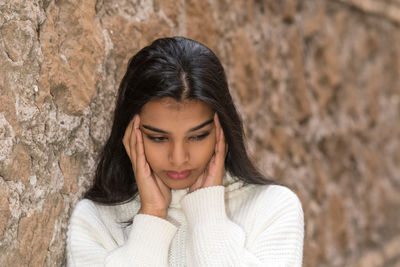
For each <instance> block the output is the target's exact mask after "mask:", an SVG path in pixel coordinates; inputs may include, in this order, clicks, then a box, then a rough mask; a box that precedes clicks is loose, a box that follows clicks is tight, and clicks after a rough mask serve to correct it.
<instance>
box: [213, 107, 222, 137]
mask: <svg viewBox="0 0 400 267" xmlns="http://www.w3.org/2000/svg"><path fill="white" fill-rule="evenodd" d="M214 124H215V136H216V138H217V144H218V141H219V131H220V128H221V124H220V123H219V118H218V115H217V112H215V113H214Z"/></svg>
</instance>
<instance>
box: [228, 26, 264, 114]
mask: <svg viewBox="0 0 400 267" xmlns="http://www.w3.org/2000/svg"><path fill="white" fill-rule="evenodd" d="M231 58H232V61H233V75H232V76H231V77H232V79H231V82H232V85H233V88H234V89H235V90H237V92H238V93H239V97H240V99H241V100H242V101H243V106H244V108H245V109H246V113H247V114H248V116H249V117H250V118H253V117H254V115H255V114H256V112H257V110H258V108H259V105H260V104H261V101H262V98H261V94H262V84H261V75H260V65H259V62H258V56H257V52H256V50H255V48H254V45H253V43H252V42H251V40H250V39H249V38H248V37H247V35H246V33H245V32H244V30H243V29H239V30H238V31H237V32H236V34H235V37H234V39H233V41H232V54H231Z"/></svg>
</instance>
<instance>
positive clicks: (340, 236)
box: [328, 192, 347, 251]
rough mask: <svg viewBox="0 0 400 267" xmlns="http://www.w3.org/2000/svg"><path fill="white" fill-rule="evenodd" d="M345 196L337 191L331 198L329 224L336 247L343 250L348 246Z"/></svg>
mask: <svg viewBox="0 0 400 267" xmlns="http://www.w3.org/2000/svg"><path fill="white" fill-rule="evenodd" d="M344 212H345V210H344V204H343V197H340V196H339V195H338V194H336V193H335V192H334V193H332V194H331V196H330V198H329V208H328V213H329V214H328V216H329V224H330V227H331V228H330V230H329V231H330V232H331V233H332V237H333V241H334V242H335V243H334V244H335V246H336V248H338V249H339V250H341V251H343V250H345V249H346V247H347V232H346V229H347V227H346V221H345V214H344Z"/></svg>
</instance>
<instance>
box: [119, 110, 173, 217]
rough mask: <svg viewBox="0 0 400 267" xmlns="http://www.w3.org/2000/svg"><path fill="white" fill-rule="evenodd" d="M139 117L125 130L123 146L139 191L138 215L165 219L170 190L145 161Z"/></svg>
mask: <svg viewBox="0 0 400 267" xmlns="http://www.w3.org/2000/svg"><path fill="white" fill-rule="evenodd" d="M139 125H140V117H139V115H135V117H134V118H133V120H132V121H131V122H130V123H129V125H128V127H127V128H126V130H125V135H124V138H123V141H122V142H123V144H124V147H125V150H126V153H127V154H128V156H129V158H130V160H131V163H132V168H133V172H134V173H135V178H136V183H137V186H138V190H139V195H140V201H141V208H140V210H139V213H141V214H149V215H154V216H157V217H160V218H164V219H165V218H166V216H167V210H168V206H169V204H170V203H171V189H170V188H169V187H168V186H167V185H166V184H164V182H163V181H162V180H161V179H160V178H159V177H158V176H157V175H156V174H155V173H153V171H152V170H151V168H150V165H149V163H148V162H147V160H146V155H145V153H144V145H143V135H142V132H141V131H140V129H139Z"/></svg>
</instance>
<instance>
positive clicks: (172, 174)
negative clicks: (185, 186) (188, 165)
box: [166, 170, 192, 180]
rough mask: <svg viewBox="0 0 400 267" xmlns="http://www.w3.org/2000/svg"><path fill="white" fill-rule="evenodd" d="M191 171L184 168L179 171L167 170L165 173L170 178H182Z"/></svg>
mask: <svg viewBox="0 0 400 267" xmlns="http://www.w3.org/2000/svg"><path fill="white" fill-rule="evenodd" d="M191 172H192V171H191V170H184V171H181V172H176V171H167V172H166V173H167V175H168V177H169V178H171V179H174V180H183V179H185V178H187V177H188V176H189V175H190V173H191Z"/></svg>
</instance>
